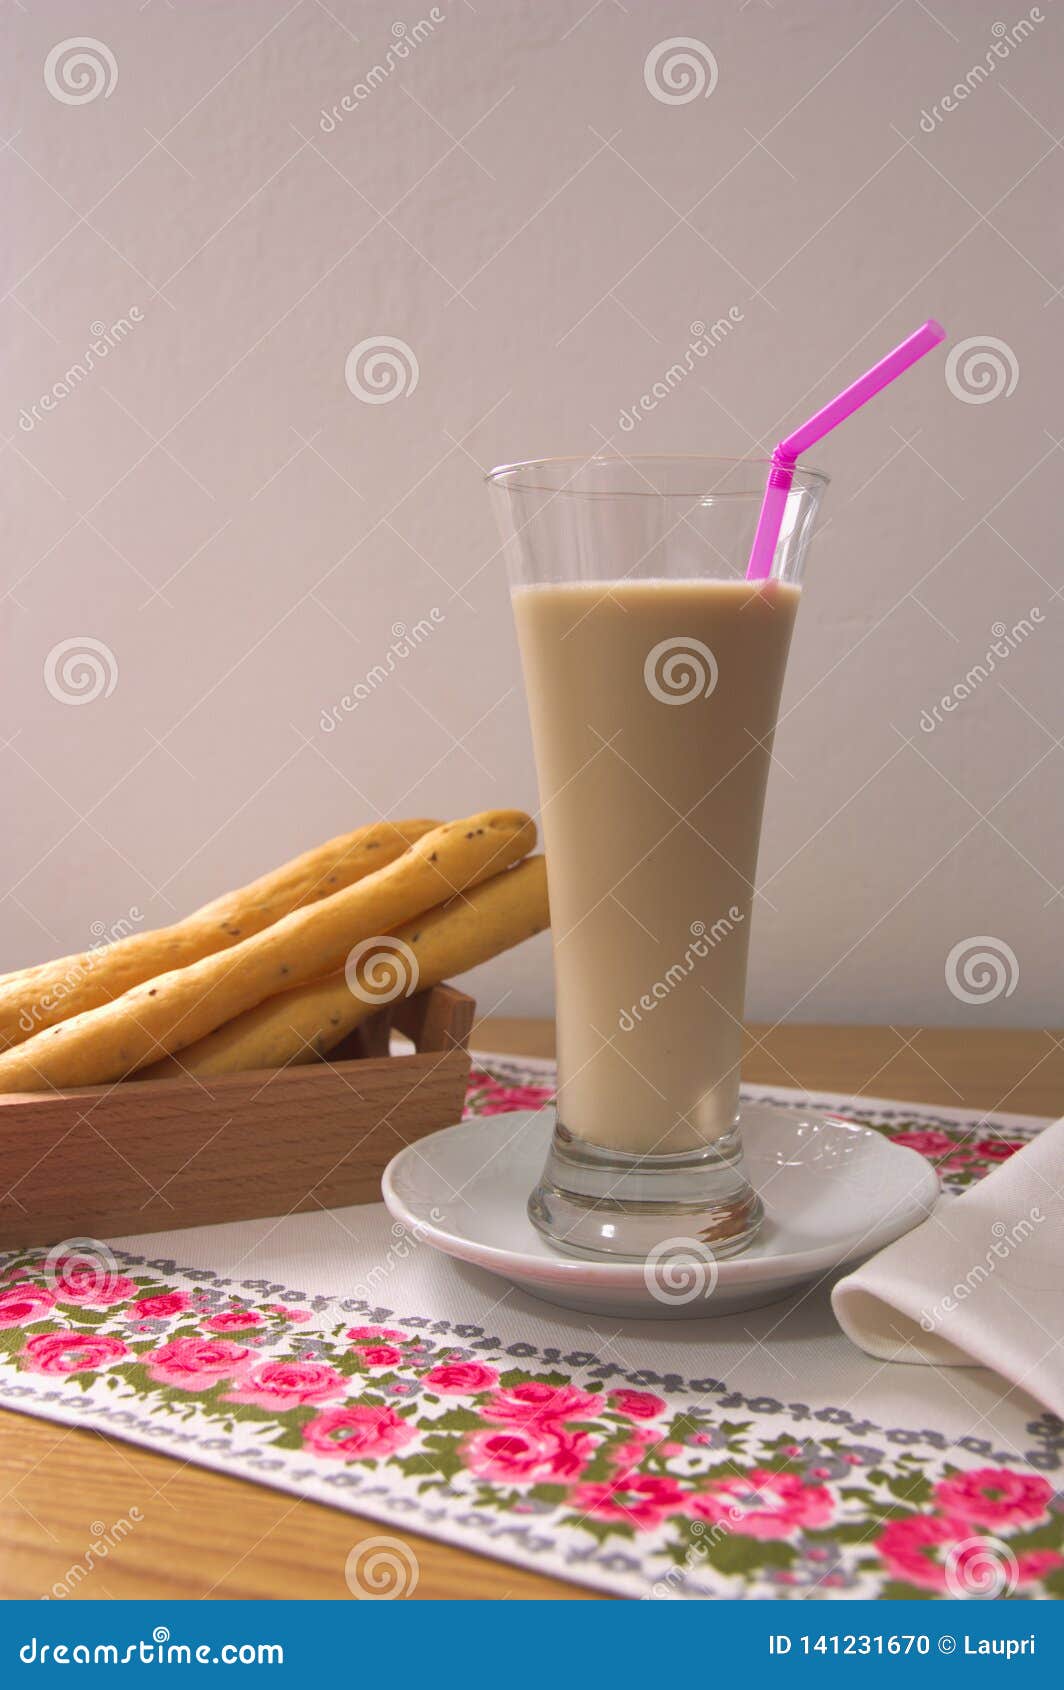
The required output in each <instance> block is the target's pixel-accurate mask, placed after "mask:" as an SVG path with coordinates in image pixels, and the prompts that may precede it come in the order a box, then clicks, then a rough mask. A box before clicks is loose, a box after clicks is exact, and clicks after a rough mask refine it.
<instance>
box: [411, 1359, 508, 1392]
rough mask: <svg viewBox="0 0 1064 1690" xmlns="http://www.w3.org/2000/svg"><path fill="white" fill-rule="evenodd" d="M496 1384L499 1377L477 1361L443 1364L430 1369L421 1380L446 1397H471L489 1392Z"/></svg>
mask: <svg viewBox="0 0 1064 1690" xmlns="http://www.w3.org/2000/svg"><path fill="white" fill-rule="evenodd" d="M498 1383H499V1375H498V1374H497V1373H496V1371H495V1369H494V1368H493V1367H485V1366H484V1364H483V1362H479V1361H457V1362H444V1363H442V1364H441V1365H440V1366H439V1367H433V1368H430V1370H429V1372H428V1373H426V1374H425V1375H424V1377H423V1379H422V1384H424V1385H430V1386H431V1387H432V1389H433V1390H434V1391H439V1392H440V1394H441V1395H442V1396H446V1397H451V1396H454V1397H464V1396H472V1395H473V1394H474V1393H475V1392H477V1391H487V1390H490V1388H491V1386H492V1385H497V1384H498Z"/></svg>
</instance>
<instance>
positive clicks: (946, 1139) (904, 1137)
mask: <svg viewBox="0 0 1064 1690" xmlns="http://www.w3.org/2000/svg"><path fill="white" fill-rule="evenodd" d="M890 1142H891V1144H904V1145H905V1146H906V1147H907V1148H908V1149H909V1150H918V1151H919V1152H920V1154H921V1156H944V1155H945V1154H946V1151H947V1150H952V1149H953V1140H952V1139H951V1138H950V1136H949V1133H941V1132H938V1131H936V1129H935V1128H934V1127H927V1128H925V1129H924V1130H923V1131H922V1132H909V1133H892V1134H891V1138H890Z"/></svg>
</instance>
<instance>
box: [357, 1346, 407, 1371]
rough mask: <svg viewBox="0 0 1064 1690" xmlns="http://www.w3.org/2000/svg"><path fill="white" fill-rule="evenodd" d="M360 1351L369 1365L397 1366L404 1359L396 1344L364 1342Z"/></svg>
mask: <svg viewBox="0 0 1064 1690" xmlns="http://www.w3.org/2000/svg"><path fill="white" fill-rule="evenodd" d="M358 1353H359V1355H360V1356H361V1357H362V1360H363V1361H364V1362H365V1364H366V1366H367V1367H395V1365H396V1364H397V1362H400V1361H402V1359H403V1352H402V1350H397V1349H396V1347H395V1345H394V1344H364V1345H363V1347H362V1348H361V1349H360V1350H359V1352H358Z"/></svg>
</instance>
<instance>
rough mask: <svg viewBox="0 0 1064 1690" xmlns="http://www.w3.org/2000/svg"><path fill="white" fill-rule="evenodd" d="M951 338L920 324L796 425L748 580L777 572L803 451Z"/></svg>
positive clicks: (777, 470)
mask: <svg viewBox="0 0 1064 1690" xmlns="http://www.w3.org/2000/svg"><path fill="white" fill-rule="evenodd" d="M945 338H946V331H945V329H944V328H943V327H942V325H941V324H940V323H936V322H935V320H934V318H933V317H932V318H931V319H930V320H929V321H928V322H926V323H924V324H923V325H922V327H921V328H918V329H917V331H916V333H915V334H911V335H910V336H909V338H908V340H903V341H902V343H901V345H900V346H896V347H895V348H894V350H893V352H888V353H887V356H886V357H885V358H881V359H880V360H879V363H878V364H873V365H872V368H871V369H870V370H867V371H866V372H865V374H864V375H863V376H859V377H858V378H857V380H856V381H855V382H851V384H850V386H849V387H846V388H844V389H843V391H842V392H841V393H840V394H838V395H837V396H836V397H835V398H834V399H832V400H831V401H830V403H829V404H827V405H825V406H824V408H823V410H820V411H817V412H816V414H815V416H812V417H810V418H809V421H808V422H804V423H803V424H802V426H801V428H796V429H795V431H794V433H793V434H788V436H787V438H786V440H781V441H780V443H779V445H778V446H777V447H776V449H775V451H774V452H773V454H772V467H771V469H770V470H769V472H768V486H767V487H766V488H765V497H764V500H763V502H762V505H761V515H760V516H759V517H758V519H757V533H756V534H755V535H754V544H753V547H752V549H751V552H750V562H749V563H748V564H747V568H746V579H747V580H748V581H764V580H767V578H768V576H769V575H770V574H771V573H772V560H773V558H774V557H775V555H776V542H777V540H778V539H779V537H780V524H781V523H782V521H783V510H784V506H785V505H786V503H787V494H788V493H789V492H790V488H791V482H792V480H793V479H794V466H795V464H796V463H797V462H798V459H799V458H800V457H801V455H802V453H803V452H807V451H808V450H809V448H810V446H815V444H816V442H817V441H818V440H823V438H824V436H825V434H830V433H831V430H832V429H833V428H838V426H839V424H840V423H841V422H845V421H846V418H847V417H852V416H853V413H854V412H855V411H859V410H860V408H861V406H862V405H867V404H868V401H869V400H870V399H871V398H872V397H873V396H874V395H875V394H877V393H878V392H879V391H880V389H881V388H884V387H887V386H889V384H890V383H891V382H892V381H896V380H897V378H898V376H900V375H901V374H902V373H903V372H904V371H905V370H907V369H908V368H909V366H910V365H911V364H915V363H916V361H917V359H919V358H922V357H923V356H924V355H925V353H927V352H930V351H931V348H932V347H933V346H937V345H938V344H939V342H940V341H942V340H945Z"/></svg>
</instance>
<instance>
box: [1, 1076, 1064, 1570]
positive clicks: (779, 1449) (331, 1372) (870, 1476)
mask: <svg viewBox="0 0 1064 1690" xmlns="http://www.w3.org/2000/svg"><path fill="white" fill-rule="evenodd" d="M552 1082H553V1072H552V1070H551V1068H550V1066H549V1065H548V1064H544V1063H532V1062H525V1061H520V1062H518V1061H513V1060H506V1059H503V1058H495V1057H480V1058H478V1059H477V1062H476V1066H475V1070H474V1073H473V1076H472V1083H471V1086H470V1091H469V1100H468V1107H469V1112H470V1113H472V1114H481V1115H489V1114H495V1113H503V1112H505V1111H507V1110H511V1109H515V1108H528V1107H535V1106H536V1105H537V1104H539V1103H540V1102H542V1101H544V1100H545V1099H546V1098H548V1097H549V1095H550V1091H551V1086H552ZM746 1095H747V1096H748V1097H750V1098H751V1099H752V1100H753V1099H759V1100H760V1099H763V1100H765V1101H771V1102H774V1103H777V1104H782V1105H784V1106H786V1107H793V1108H796V1109H797V1108H799V1107H802V1106H807V1105H808V1104H809V1102H810V1101H812V1102H814V1103H815V1104H817V1105H819V1106H821V1107H825V1108H829V1109H834V1110H835V1111H836V1112H839V1113H845V1114H848V1115H850V1116H851V1117H853V1118H860V1119H861V1120H864V1121H866V1122H868V1123H869V1124H870V1125H872V1126H875V1127H877V1128H878V1129H879V1130H881V1131H883V1132H884V1133H885V1134H887V1135H888V1136H890V1137H892V1138H893V1139H895V1140H896V1141H897V1142H899V1143H903V1144H908V1145H910V1146H912V1147H913V1148H914V1149H917V1150H919V1151H921V1152H922V1153H923V1154H924V1155H926V1156H928V1157H930V1158H931V1159H932V1161H933V1162H934V1164H935V1166H936V1167H937V1168H938V1170H939V1173H940V1176H941V1178H942V1181H943V1185H944V1187H945V1188H946V1190H947V1191H951V1190H953V1191H955V1190H959V1189H961V1188H963V1187H964V1186H965V1185H967V1184H969V1183H971V1182H972V1181H974V1180H976V1179H978V1178H980V1177H982V1175H983V1174H984V1173H986V1172H987V1171H988V1169H989V1168H991V1167H992V1166H993V1165H994V1164H995V1163H996V1162H999V1161H1001V1160H1002V1159H1003V1158H1005V1157H1006V1156H1009V1155H1011V1154H1013V1153H1014V1152H1015V1151H1016V1150H1017V1149H1019V1148H1020V1147H1021V1146H1022V1144H1023V1143H1024V1142H1025V1141H1026V1139H1027V1138H1028V1137H1030V1136H1031V1134H1032V1133H1033V1132H1036V1131H1038V1130H1039V1129H1040V1127H1041V1126H1042V1125H1043V1124H1044V1123H1042V1122H1040V1121H1036V1120H1034V1119H1032V1118H1030V1117H1015V1116H1012V1117H1007V1116H991V1117H986V1118H979V1119H977V1118H976V1117H974V1116H972V1115H966V1114H965V1113H963V1112H960V1111H956V1110H938V1111H928V1110H926V1109H917V1108H914V1107H912V1106H909V1105H901V1104H892V1103H888V1102H879V1101H877V1100H870V1099H863V1100H860V1102H859V1103H857V1104H856V1105H855V1104H854V1103H853V1101H852V1100H844V1099H840V1098H838V1097H832V1096H823V1095H821V1096H818V1097H817V1098H816V1099H812V1100H810V1099H808V1098H806V1097H804V1096H803V1095H802V1094H799V1093H797V1092H792V1091H785V1090H781V1089H777V1088H755V1089H751V1090H750V1091H749V1092H748V1093H747V1094H746ZM0 1276H2V1279H0V1404H2V1405H3V1406H4V1407H8V1408H12V1409H16V1410H20V1411H22V1412H24V1413H28V1414H34V1415H40V1416H43V1417H45V1418H47V1419H51V1420H55V1421H59V1422H62V1423H65V1424H69V1425H77V1426H87V1427H93V1428H95V1429H97V1430H99V1431H103V1432H107V1433H110V1434H111V1435H114V1436H117V1437H121V1438H126V1439H129V1440H131V1441H133V1442H136V1443H139V1444H142V1445H145V1446H148V1447H152V1448H155V1449H158V1450H160V1451H162V1452H164V1453H167V1454H170V1455H173V1456H175V1457H177V1458H178V1459H181V1460H184V1461H193V1462H196V1463H199V1464H202V1465H204V1466H208V1467H213V1468H216V1469H218V1470H220V1471H223V1472H226V1473H229V1474H234V1475H239V1476H241V1477H244V1478H247V1479H250V1480H254V1481H256V1482H258V1483H260V1484H266V1485H270V1486H274V1487H276V1488H277V1489H279V1490H282V1491H285V1492H288V1493H293V1494H296V1495H300V1496H305V1497H308V1498H311V1499H313V1500H316V1501H319V1502H323V1503H327V1504H330V1505H332V1506H334V1507H339V1508H344V1509H348V1510H350V1511H352V1512H354V1513H357V1514H359V1515H363V1516H368V1517H370V1518H372V1519H374V1520H377V1521H380V1522H382V1523H384V1524H386V1525H387V1526H388V1528H389V1531H390V1533H391V1534H394V1535H390V1536H387V1537H383V1538H378V1539H376V1540H374V1543H375V1547H374V1548H372V1549H371V1550H370V1551H369V1553H370V1554H371V1555H376V1557H377V1561H376V1564H375V1565H368V1564H367V1566H366V1567H365V1568H364V1569H362V1570H359V1569H357V1568H356V1570H355V1573H354V1575H353V1577H352V1576H351V1575H350V1570H349V1583H350V1585H351V1588H352V1591H353V1592H354V1593H355V1594H358V1595H360V1596H365V1595H373V1596H381V1595H385V1596H386V1595H399V1594H402V1593H404V1591H412V1589H413V1587H414V1583H415V1580H416V1567H417V1551H416V1538H415V1539H414V1540H413V1541H412V1540H411V1538H410V1536H408V1535H405V1534H416V1533H426V1534H428V1535H429V1536H433V1537H437V1538H440V1539H443V1540H445V1541H447V1542H451V1543H455V1544H459V1545H462V1546H464V1547H466V1548H469V1549H473V1550H477V1551H480V1552H482V1553H485V1554H489V1555H493V1556H496V1557H498V1558H500V1559H503V1560H507V1561H512V1562H516V1563H518V1564H520V1565H527V1566H530V1567H533V1568H534V1569H535V1570H537V1571H539V1572H547V1573H553V1574H556V1575H558V1576H559V1577H562V1578H566V1579H569V1580H574V1581H577V1582H580V1583H584V1584H586V1585H589V1586H592V1587H595V1588H597V1589H599V1590H602V1591H607V1592H610V1593H612V1594H616V1595H621V1596H629V1597H644V1598H646V1597H649V1598H662V1599H692V1598H706V1597H736V1596H739V1597H779V1598H794V1597H816V1598H846V1597H854V1596H880V1597H886V1598H892V1597H893V1598H904V1597H931V1598H933V1597H941V1596H949V1595H963V1596H972V1597H981V1596H995V1597H1002V1596H1004V1597H1010V1596H1016V1597H1031V1596H1042V1597H1046V1596H1049V1597H1057V1596H1061V1595H1064V1494H1062V1492H1061V1489H1060V1486H1061V1478H1060V1473H1061V1460H1062V1451H1064V1427H1062V1425H1061V1423H1060V1422H1059V1421H1057V1420H1055V1419H1054V1418H1053V1417H1052V1416H1049V1415H1047V1414H1046V1413H1045V1412H1044V1411H1043V1410H1041V1409H1040V1408H1039V1407H1038V1405H1036V1404H1035V1403H1033V1402H1032V1401H1031V1400H1030V1399H1028V1398H1025V1397H1024V1396H1023V1395H1022V1394H1021V1393H1018V1392H1016V1391H1015V1390H1012V1389H1010V1388H1009V1387H1008V1386H1007V1385H1005V1384H1004V1382H1003V1381H1001V1380H1000V1379H997V1378H995V1376H994V1375H992V1374H990V1373H988V1372H986V1371H985V1370H983V1369H978V1368H973V1369H962V1370H957V1369H950V1370H941V1371H939V1370H935V1369H928V1368H924V1367H911V1366H904V1365H898V1364H891V1365H884V1364H883V1363H881V1362H876V1361H874V1360H872V1359H871V1358H869V1357H867V1356H864V1355H863V1354H862V1353H861V1352H859V1351H857V1350H856V1349H855V1348H854V1347H853V1346H852V1345H851V1344H850V1343H849V1341H848V1340H847V1339H846V1338H845V1337H844V1336H843V1335H842V1334H841V1333H840V1332H839V1330H838V1328H837V1326H836V1325H835V1322H834V1320H833V1318H832V1316H831V1313H830V1305H829V1303H828V1300H827V1290H828V1289H829V1287H828V1286H827V1285H822V1286H819V1287H816V1288H813V1289H812V1290H807V1291H804V1292H800V1293H798V1294H797V1295H796V1296H795V1297H793V1298H792V1299H791V1300H790V1302H789V1303H784V1304H780V1305H777V1306H775V1307H773V1308H769V1309H765V1310H758V1311H754V1312H753V1313H750V1314H746V1315H736V1316H729V1317H726V1318H722V1319H717V1320H700V1321H679V1322H660V1323H655V1322H653V1321H635V1322H624V1323H623V1324H622V1325H621V1326H618V1327H616V1328H615V1325H614V1323H613V1322H610V1321H607V1320H606V1319H605V1318H603V1319H601V1320H598V1319H596V1318H591V1317H588V1316H584V1315H576V1314H573V1313H572V1312H571V1311H567V1310H563V1309H554V1308H551V1307H550V1306H548V1305H547V1304H544V1303H542V1302H539V1301H537V1300H536V1299H534V1298H531V1297H528V1296H526V1295H525V1294H523V1293H521V1292H518V1291H516V1290H514V1289H512V1288H509V1287H507V1285H506V1284H505V1283H504V1282H502V1281H500V1280H497V1279H494V1278H492V1276H490V1275H488V1274H485V1273H482V1272H480V1271H479V1270H476V1269H473V1268H469V1267H467V1266H465V1265H463V1264H459V1263H455V1262H452V1261H449V1260H447V1259H445V1258H443V1257H441V1256H439V1255H437V1254H436V1253H435V1252H433V1251H432V1250H431V1249H429V1248H428V1247H427V1246H425V1245H424V1244H423V1243H422V1242H421V1241H420V1240H419V1239H418V1238H417V1237H416V1236H415V1235H413V1234H411V1233H409V1232H407V1231H406V1230H405V1229H404V1228H403V1227H402V1226H400V1225H399V1224H398V1223H395V1222H393V1221H392V1220H391V1218H390V1217H389V1216H388V1214H387V1212H386V1211H385V1210H384V1209H383V1206H382V1205H379V1204H374V1205H370V1206H366V1207H361V1208H352V1209H344V1210H338V1211H332V1212H329V1213H320V1214H315V1215H300V1216H290V1217H287V1218H285V1219H283V1220H279V1221H254V1222H243V1223H240V1224H239V1225H230V1226H222V1227H203V1228H197V1229H195V1230H191V1231H185V1232H180V1233H173V1234H167V1235H158V1234H156V1235H152V1236H146V1237H143V1238H138V1239H124V1240H118V1241H112V1242H111V1244H110V1245H103V1244H99V1243H96V1242H95V1241H85V1240H79V1241H71V1242H70V1243H68V1244H67V1245H64V1246H60V1247H59V1248H58V1249H57V1250H53V1251H51V1252H49V1253H45V1252H40V1251H30V1252H22V1253H19V1254H14V1255H8V1256H4V1257H0Z"/></svg>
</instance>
